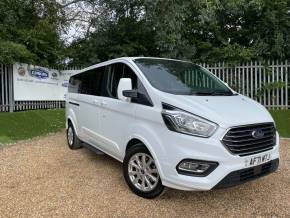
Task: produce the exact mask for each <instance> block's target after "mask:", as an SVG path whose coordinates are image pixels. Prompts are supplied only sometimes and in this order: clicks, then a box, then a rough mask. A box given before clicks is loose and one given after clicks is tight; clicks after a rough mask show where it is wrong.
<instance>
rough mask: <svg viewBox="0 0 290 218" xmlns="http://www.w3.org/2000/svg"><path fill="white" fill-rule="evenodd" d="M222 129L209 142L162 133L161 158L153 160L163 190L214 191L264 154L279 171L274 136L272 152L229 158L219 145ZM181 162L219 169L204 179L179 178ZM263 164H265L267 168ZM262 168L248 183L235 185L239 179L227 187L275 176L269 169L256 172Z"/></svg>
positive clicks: (228, 154) (158, 156) (272, 170)
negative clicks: (212, 164) (213, 164)
mask: <svg viewBox="0 0 290 218" xmlns="http://www.w3.org/2000/svg"><path fill="white" fill-rule="evenodd" d="M224 132H225V129H221V128H220V130H219V131H218V132H217V133H216V134H215V136H214V137H212V138H207V139H203V138H197V137H192V136H187V135H183V134H178V133H176V134H175V133H172V132H170V133H168V132H167V133H164V134H163V136H164V137H162V139H163V141H162V143H161V144H162V145H164V147H163V146H162V147H163V148H164V149H163V151H165V153H163V155H160V154H158V153H157V154H156V159H157V161H158V166H159V167H158V170H159V172H160V176H161V179H162V183H163V185H164V186H167V187H170V188H174V189H180V190H187V191H207V190H211V189H213V188H216V187H218V186H222V185H218V184H220V183H221V182H222V181H223V184H224V183H225V182H224V180H226V179H228V178H229V177H228V175H232V174H231V173H232V172H242V171H244V170H247V169H248V168H247V167H246V164H245V163H246V161H247V160H248V159H249V158H251V157H255V156H260V155H264V154H270V155H271V159H270V160H269V162H267V163H270V162H271V163H274V164H273V166H276V165H277V167H278V163H276V159H279V135H278V133H277V134H276V136H277V141H276V145H275V146H274V147H273V149H271V150H268V151H265V152H261V153H258V154H254V155H248V156H242V157H241V156H239V155H233V154H231V153H230V152H229V151H228V150H227V149H226V148H225V147H224V145H223V144H222V143H221V141H220V139H221V138H222V136H223V134H224ZM183 159H195V160H203V161H213V162H217V163H218V167H217V168H216V169H215V170H214V171H212V172H211V173H210V174H209V175H207V176H205V177H197V176H189V175H182V174H179V173H178V172H177V170H176V166H177V165H178V163H180V161H181V160H183ZM267 163H266V164H267ZM259 167H261V165H259V166H257V168H256V167H255V169H254V170H257V171H255V172H256V173H255V174H254V175H253V176H252V177H251V176H250V177H251V178H250V177H249V179H245V180H243V181H239V182H237V180H239V179H238V178H236V179H234V181H233V178H232V177H231V178H232V181H231V182H229V181H228V180H227V181H228V182H227V183H232V185H236V184H240V183H242V182H247V181H249V180H252V179H256V178H259V177H261V176H263V175H267V174H269V173H271V172H274V171H275V170H276V169H275V167H274V168H271V170H270V171H267V172H262V173H261V172H260V173H259V172H258V169H259Z"/></svg>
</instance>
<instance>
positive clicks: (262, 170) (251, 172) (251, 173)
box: [214, 159, 279, 188]
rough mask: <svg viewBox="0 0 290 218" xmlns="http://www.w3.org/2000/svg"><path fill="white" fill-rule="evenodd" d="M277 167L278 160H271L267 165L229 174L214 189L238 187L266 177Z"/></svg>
mask: <svg viewBox="0 0 290 218" xmlns="http://www.w3.org/2000/svg"><path fill="white" fill-rule="evenodd" d="M278 166H279V159H275V160H272V161H270V162H268V163H265V164H262V165H259V166H255V167H251V168H247V169H242V170H238V171H234V172H231V173H230V174H228V175H227V176H226V177H225V178H224V179H223V180H222V181H220V182H219V183H218V184H217V185H216V186H215V187H214V188H226V187H231V186H235V185H240V184H243V183H245V182H249V181H251V180H254V179H258V178H260V177H262V176H266V175H268V174H270V173H273V172H275V171H276V170H277V168H278Z"/></svg>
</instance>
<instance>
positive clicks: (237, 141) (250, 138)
mask: <svg viewBox="0 0 290 218" xmlns="http://www.w3.org/2000/svg"><path fill="white" fill-rule="evenodd" d="M272 137H273V135H269V136H264V138H262V139H266V138H267V139H268V138H272ZM223 140H224V141H225V142H230V143H239V144H244V142H251V141H253V142H255V141H256V139H255V138H253V137H252V136H249V137H248V138H247V139H242V140H230V139H223ZM259 140H260V139H259ZM250 144H252V143H250Z"/></svg>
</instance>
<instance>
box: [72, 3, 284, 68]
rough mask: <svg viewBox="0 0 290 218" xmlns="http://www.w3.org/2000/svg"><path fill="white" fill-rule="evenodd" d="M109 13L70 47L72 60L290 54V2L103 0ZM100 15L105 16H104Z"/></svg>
mask: <svg viewBox="0 0 290 218" xmlns="http://www.w3.org/2000/svg"><path fill="white" fill-rule="evenodd" d="M98 4H99V5H101V6H102V8H103V9H104V10H105V11H106V12H107V13H106V15H108V14H110V15H111V16H107V17H106V19H103V20H102V22H96V23H94V24H93V25H95V27H96V28H95V30H94V31H92V32H91V34H89V36H88V37H87V38H84V39H82V40H76V41H74V42H73V43H72V45H71V47H70V48H69V50H68V55H69V57H70V58H71V60H72V63H77V64H80V63H83V64H91V63H96V62H99V61H103V60H107V59H110V58H113V57H120V56H135V55H137V56H161V57H170V58H181V59H188V60H194V61H200V62H215V61H230V62H236V61H238V62H241V61H248V60H253V59H269V58H273V59H276V58H280V59H285V58H289V57H290V53H289V51H290V42H289V40H290V2H289V0H275V1H273V0H236V1H232V0H186V1H184V0H170V1H163V0H124V1H116V0H103V1H98ZM98 16H100V15H98Z"/></svg>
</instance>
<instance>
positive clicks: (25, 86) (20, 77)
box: [13, 63, 77, 101]
mask: <svg viewBox="0 0 290 218" xmlns="http://www.w3.org/2000/svg"><path fill="white" fill-rule="evenodd" d="M75 73H77V70H62V71H58V70H53V69H48V68H45V67H38V66H32V65H28V64H20V63H17V64H14V65H13V82H14V84H13V87H14V100H15V101H61V100H64V97H65V94H66V92H67V87H68V80H69V77H70V76H71V75H73V74H75Z"/></svg>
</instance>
